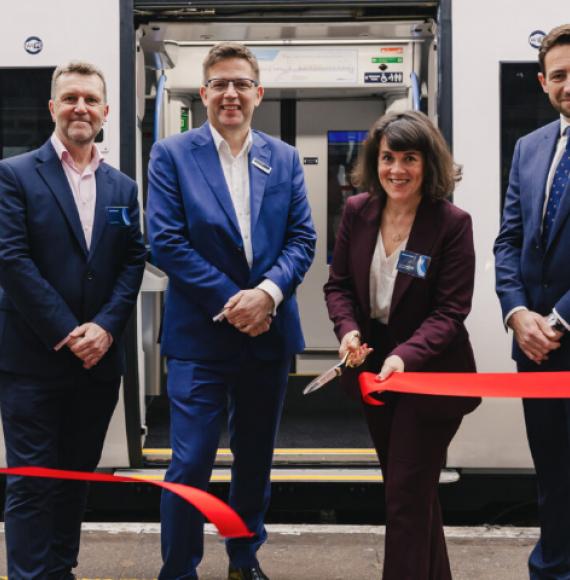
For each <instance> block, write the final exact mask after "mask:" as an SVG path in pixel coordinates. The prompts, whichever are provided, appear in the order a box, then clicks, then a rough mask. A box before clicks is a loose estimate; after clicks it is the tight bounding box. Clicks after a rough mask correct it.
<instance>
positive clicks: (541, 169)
mask: <svg viewBox="0 0 570 580" xmlns="http://www.w3.org/2000/svg"><path fill="white" fill-rule="evenodd" d="M559 135H560V123H555V124H554V125H553V127H552V130H550V131H548V132H546V133H545V135H544V136H543V138H542V140H541V142H539V143H538V144H537V145H538V147H537V155H535V156H533V159H534V160H535V162H534V163H533V167H532V171H531V180H532V181H531V182H530V183H529V192H530V195H531V196H532V216H533V224H532V229H531V231H532V234H533V236H534V237H535V243H537V244H540V243H541V231H542V213H543V209H544V200H545V196H546V195H548V193H547V192H546V181H547V179H548V172H549V170H550V165H551V163H552V158H553V156H554V151H555V149H556V143H557V141H558V136H559ZM560 210H562V207H560ZM558 215H560V211H559V212H558ZM557 222H558V220H556V221H555V222H554V227H553V228H552V231H551V232H550V233H551V239H552V234H554V230H555V229H556V224H557Z"/></svg>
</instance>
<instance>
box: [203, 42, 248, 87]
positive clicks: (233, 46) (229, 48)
mask: <svg viewBox="0 0 570 580" xmlns="http://www.w3.org/2000/svg"><path fill="white" fill-rule="evenodd" d="M229 58H242V59H243V60H245V61H247V62H248V63H249V64H250V66H251V68H252V70H253V76H254V77H255V79H254V80H256V81H258V80H259V63H258V62H257V58H255V55H254V54H253V52H251V50H249V48H247V46H244V45H243V44H239V43H238V42H220V43H219V44H216V45H214V46H213V47H212V48H211V49H210V51H209V52H208V54H207V55H206V58H205V59H204V62H203V63H202V77H203V83H204V84H206V81H207V80H208V70H209V69H210V68H211V67H213V66H214V65H215V64H218V63H219V62H221V61H222V60H227V59H229Z"/></svg>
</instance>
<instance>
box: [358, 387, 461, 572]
mask: <svg viewBox="0 0 570 580" xmlns="http://www.w3.org/2000/svg"><path fill="white" fill-rule="evenodd" d="M438 399H443V398H442V397H432V396H422V395H399V394H394V393H391V394H387V395H385V400H386V405H385V406H383V407H370V406H368V405H365V409H364V412H365V415H366V420H367V423H368V428H369V430H370V434H371V436H372V440H373V442H374V446H375V448H376V452H377V454H378V458H379V460H380V465H381V467H382V473H383V476H384V485H385V496H386V545H385V556H384V574H383V579H384V580H450V579H451V570H450V567H449V558H448V556H447V548H446V545H445V537H444V534H443V522H442V518H441V507H440V504H439V497H438V482H439V475H440V471H441V468H442V467H443V465H444V462H445V454H446V451H447V447H448V445H449V442H450V441H451V439H452V438H453V436H454V435H455V433H456V431H457V429H458V428H459V425H460V424H461V420H462V418H463V414H464V412H465V411H464V409H463V408H462V407H463V405H461V403H463V402H466V400H463V401H461V400H460V399H455V401H456V402H457V403H458V405H457V412H454V410H453V408H452V406H450V405H449V400H448V401H441V403H443V404H441V405H438V402H440V401H438ZM446 403H447V404H446Z"/></svg>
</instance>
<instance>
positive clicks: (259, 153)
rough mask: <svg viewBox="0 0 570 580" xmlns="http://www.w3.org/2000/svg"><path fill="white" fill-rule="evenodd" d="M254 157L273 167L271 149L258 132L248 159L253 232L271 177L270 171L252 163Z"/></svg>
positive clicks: (255, 134)
mask: <svg viewBox="0 0 570 580" xmlns="http://www.w3.org/2000/svg"><path fill="white" fill-rule="evenodd" d="M254 159H257V160H258V161H261V162H262V163H264V164H265V165H267V166H268V167H271V163H270V161H271V151H270V149H269V147H268V146H267V143H266V142H265V140H264V139H263V138H262V137H260V136H259V135H258V134H257V133H253V144H252V146H251V151H250V152H249V159H248V171H249V191H250V209H251V231H252V233H253V232H254V231H255V226H256V224H257V219H258V217H259V211H260V209H261V202H262V201H263V194H264V192H265V184H266V183H267V178H268V177H269V174H268V173H265V171H262V170H261V169H259V167H256V166H254V165H252V161H253V160H254Z"/></svg>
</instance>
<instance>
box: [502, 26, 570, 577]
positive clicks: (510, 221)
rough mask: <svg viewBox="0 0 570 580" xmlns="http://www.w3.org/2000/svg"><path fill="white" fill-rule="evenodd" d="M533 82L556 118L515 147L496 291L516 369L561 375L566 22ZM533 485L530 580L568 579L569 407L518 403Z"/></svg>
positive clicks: (568, 243)
mask: <svg viewBox="0 0 570 580" xmlns="http://www.w3.org/2000/svg"><path fill="white" fill-rule="evenodd" d="M539 62H540V69H541V72H540V74H539V81H540V83H541V85H542V88H543V89H544V91H545V92H546V93H547V94H548V97H549V99H550V102H551V103H552V106H553V107H554V108H555V109H556V110H557V111H558V112H559V113H560V120H557V121H555V122H553V123H550V124H549V125H546V126H545V127H542V128H540V129H538V130H536V131H534V132H533V133H530V134H529V135H526V136H525V137H523V138H522V139H520V140H519V141H518V142H517V144H516V147H515V152H514V156H513V162H512V167H511V174H510V180H509V188H508V191H507V195H506V200H505V209H504V213H503V221H502V225H501V231H500V233H499V236H498V238H497V240H496V242H495V258H496V278H497V294H498V295H499V299H500V301H501V308H502V311H503V317H504V320H505V323H506V324H507V326H509V327H510V328H512V330H513V333H514V343H513V358H514V359H515V361H516V363H517V368H518V370H519V371H526V372H529V371H568V370H570V339H569V338H568V330H570V267H569V262H568V256H569V255H570V221H569V217H570V174H569V172H570V143H569V141H570V137H569V136H568V131H569V127H570V24H566V25H563V26H559V27H557V28H555V29H553V30H552V31H551V32H550V33H549V34H548V35H546V36H545V38H544V40H543V41H542V46H541V48H540V51H539ZM523 404H524V413H525V421H526V427H527V435H528V440H529V445H530V450H531V453H532V458H533V461H534V465H535V468H536V476H537V480H538V507H539V519H540V528H541V535H540V540H539V541H538V543H537V545H536V547H535V548H534V550H533V551H532V553H531V555H530V558H529V569H530V577H531V578H532V579H533V580H538V579H547V578H548V579H559V580H562V579H564V580H568V578H570V533H569V526H570V400H568V399H528V400H525V401H523Z"/></svg>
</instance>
